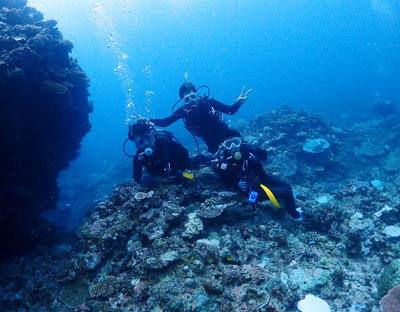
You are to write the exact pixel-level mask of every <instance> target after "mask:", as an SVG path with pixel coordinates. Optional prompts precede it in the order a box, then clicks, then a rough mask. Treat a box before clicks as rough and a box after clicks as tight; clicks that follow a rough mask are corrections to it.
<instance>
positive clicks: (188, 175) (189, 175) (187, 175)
mask: <svg viewBox="0 0 400 312" xmlns="http://www.w3.org/2000/svg"><path fill="white" fill-rule="evenodd" d="M182 175H183V176H184V177H185V178H186V179H189V180H193V179H194V174H191V173H189V172H184V173H183V174H182Z"/></svg>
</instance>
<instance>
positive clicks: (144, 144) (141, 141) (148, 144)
mask: <svg viewBox="0 0 400 312" xmlns="http://www.w3.org/2000/svg"><path fill="white" fill-rule="evenodd" d="M133 141H134V142H135V144H136V148H137V149H146V148H152V147H154V145H155V143H156V140H155V138H154V135H153V134H152V133H150V132H149V133H145V134H143V135H140V136H139V135H136V136H134V138H133Z"/></svg>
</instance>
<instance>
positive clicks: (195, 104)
mask: <svg viewBox="0 0 400 312" xmlns="http://www.w3.org/2000/svg"><path fill="white" fill-rule="evenodd" d="M197 90H198V89H196V87H195V86H194V85H193V84H192V83H191V82H185V83H184V84H183V85H182V86H181V87H180V89H179V96H180V98H181V101H182V102H183V106H182V107H180V108H179V109H177V110H176V111H175V112H174V113H173V114H172V115H171V116H169V117H166V118H163V119H150V121H151V122H152V123H153V124H154V125H155V126H159V127H167V126H169V125H171V124H172V123H174V122H175V121H177V120H179V119H183V122H184V123H185V128H186V129H188V130H189V132H190V133H191V134H192V135H193V136H197V137H200V138H202V139H203V140H204V142H205V143H206V145H207V148H208V151H209V152H210V153H212V154H215V153H216V152H217V151H218V147H219V144H221V143H222V142H223V141H224V140H225V139H227V138H230V137H237V136H240V134H239V132H238V131H236V130H233V129H230V128H229V127H228V125H227V124H226V123H225V122H224V120H223V118H222V113H224V114H228V115H233V114H235V113H236V112H237V111H238V110H239V108H240V107H241V106H242V105H243V104H244V103H245V102H246V100H247V96H248V95H249V93H250V92H251V91H252V89H250V90H248V91H247V92H245V87H243V89H242V92H241V94H240V95H239V97H238V98H237V100H236V101H235V103H233V105H231V106H229V105H225V104H223V103H221V102H218V101H217V100H215V99H214V98H211V99H210V98H209V97H208V96H199V95H198V93H197Z"/></svg>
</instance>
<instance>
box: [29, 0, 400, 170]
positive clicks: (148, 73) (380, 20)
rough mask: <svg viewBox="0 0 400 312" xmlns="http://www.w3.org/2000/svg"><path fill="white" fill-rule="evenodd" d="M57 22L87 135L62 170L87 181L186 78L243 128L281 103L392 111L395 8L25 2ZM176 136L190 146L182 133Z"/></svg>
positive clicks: (393, 4)
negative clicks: (238, 105) (87, 116)
mask: <svg viewBox="0 0 400 312" xmlns="http://www.w3.org/2000/svg"><path fill="white" fill-rule="evenodd" d="M28 5H30V6H33V7H36V8H37V9H38V10H39V11H41V12H42V13H44V16H45V18H46V19H55V20H57V21H58V27H59V29H60V30H61V32H62V33H63V35H64V37H65V38H66V39H68V40H71V41H72V42H73V43H74V49H73V51H72V56H73V57H75V58H77V59H78V62H79V64H80V66H81V67H82V68H83V69H84V71H85V72H86V73H87V75H88V76H89V78H90V80H91V87H90V93H91V100H92V101H93V102H94V112H93V114H92V115H91V122H92V124H93V127H92V130H91V131H90V133H89V134H88V135H87V136H86V137H85V138H84V141H83V147H82V151H81V155H80V157H79V159H77V160H76V161H75V163H73V164H72V165H71V166H70V168H69V170H70V171H71V174H72V171H79V172H82V173H83V172H85V171H87V172H96V171H101V170H103V169H104V168H103V166H107V165H108V166H109V165H110V164H111V163H113V162H114V161H115V160H117V159H120V158H122V157H123V154H122V150H121V144H122V142H123V140H124V139H125V138H126V137H127V118H129V116H131V115H132V113H133V112H136V113H138V114H140V115H143V116H145V117H151V118H162V117H164V116H168V115H169V114H170V113H171V108H172V105H173V104H174V103H175V102H176V101H177V100H178V99H179V97H178V89H179V87H180V85H181V84H182V82H183V81H184V80H185V79H187V80H189V81H193V82H194V83H195V84H196V86H200V85H203V84H206V85H208V86H209V87H210V88H211V96H212V97H215V98H216V99H217V100H219V101H222V102H223V103H226V104H232V103H233V101H234V100H235V99H236V98H237V96H238V95H239V94H240V90H241V88H242V86H243V85H245V86H247V87H248V88H253V89H254V92H253V93H252V94H251V96H250V97H249V101H248V102H247V103H246V106H244V107H243V108H242V109H241V110H240V111H239V112H238V114H236V115H235V116H233V117H232V123H233V125H234V124H235V121H237V119H238V118H246V119H247V118H249V117H252V116H254V115H257V114H262V113H265V112H266V111H267V110H272V109H274V108H277V107H279V106H281V105H282V104H283V103H287V104H289V105H290V106H291V107H293V108H294V109H296V110H299V109H306V110H308V111H311V112H320V113H323V114H324V115H325V116H326V117H327V118H328V119H335V118H336V119H337V118H340V116H341V115H342V114H343V113H347V114H350V115H352V118H356V117H355V116H358V115H359V114H360V113H364V112H366V111H368V110H369V109H370V107H371V106H372V103H373V101H374V98H375V94H376V93H379V94H380V95H381V97H383V98H384V99H388V100H392V101H395V102H399V100H400V94H399V93H400V92H399V88H398V86H399V82H400V75H399V72H400V36H399V29H400V5H399V2H398V1H390V0H371V1H363V0H353V1H344V0H343V1H340V0H339V1H308V0H306V1H300V0H281V1H273V0H272V1H239V0H238V1H208V0H202V1H174V0H171V1H169V0H159V1H157V0H152V1H145V0H143V1H140V0H139V1H133V0H132V1H122V0H121V1H77V0H68V1H67V0H56V1H46V0H29V2H28ZM172 130H173V131H174V132H176V134H177V136H178V138H182V139H183V142H184V143H186V144H188V145H189V146H190V145H192V147H193V148H194V143H193V141H192V139H191V137H190V136H189V135H187V131H184V129H183V127H182V124H179V125H176V126H174V127H172Z"/></svg>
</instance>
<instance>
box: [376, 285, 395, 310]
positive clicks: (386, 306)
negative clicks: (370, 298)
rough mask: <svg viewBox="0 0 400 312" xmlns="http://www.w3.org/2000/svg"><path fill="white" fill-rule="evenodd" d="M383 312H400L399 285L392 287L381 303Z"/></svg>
mask: <svg viewBox="0 0 400 312" xmlns="http://www.w3.org/2000/svg"><path fill="white" fill-rule="evenodd" d="M379 304H380V305H381V308H382V311H383V312H400V285H397V286H395V287H393V288H392V289H391V290H389V292H388V293H387V295H386V296H384V297H383V298H382V299H381V301H379Z"/></svg>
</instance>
